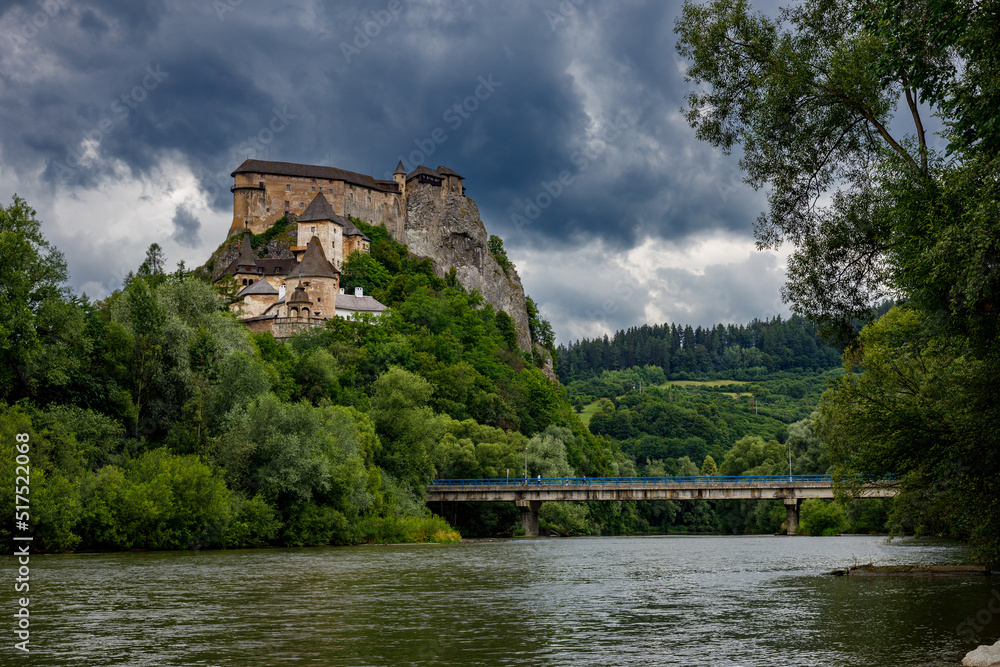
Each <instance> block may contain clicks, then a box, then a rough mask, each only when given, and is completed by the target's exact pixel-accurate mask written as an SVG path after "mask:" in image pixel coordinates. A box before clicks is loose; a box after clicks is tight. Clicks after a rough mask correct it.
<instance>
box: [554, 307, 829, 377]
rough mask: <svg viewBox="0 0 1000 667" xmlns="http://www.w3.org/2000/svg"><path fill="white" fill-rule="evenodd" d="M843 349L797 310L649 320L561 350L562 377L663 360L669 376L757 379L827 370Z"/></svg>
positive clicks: (653, 363) (560, 374)
mask: <svg viewBox="0 0 1000 667" xmlns="http://www.w3.org/2000/svg"><path fill="white" fill-rule="evenodd" d="M841 353H842V350H840V349H837V348H834V347H832V346H830V345H829V344H827V343H825V342H824V341H823V340H822V339H821V338H820V336H819V335H818V332H817V329H816V327H815V326H814V325H812V324H810V323H809V322H808V321H807V320H805V319H803V318H801V317H795V316H793V317H792V318H791V319H788V320H782V319H781V318H780V317H777V318H774V319H771V320H767V321H761V320H754V321H753V322H751V323H750V324H748V325H745V326H744V325H739V326H737V325H734V324H728V325H723V324H717V325H715V326H712V327H700V326H699V327H695V328H692V327H691V326H690V325H688V326H680V325H677V324H657V325H648V324H644V325H643V326H641V327H634V328H631V329H628V330H624V331H619V332H617V333H616V334H615V335H614V336H613V337H611V338H609V337H608V336H604V338H595V339H594V340H587V339H584V340H581V341H577V342H575V343H572V344H570V345H568V346H565V345H560V346H559V348H558V350H557V359H558V362H559V378H560V379H561V380H562V381H563V382H569V381H572V380H577V379H582V378H586V377H589V376H592V375H595V374H600V373H601V372H602V371H616V370H622V369H625V368H631V367H633V366H658V367H659V368H662V369H663V372H664V373H665V374H666V376H667V377H668V378H670V379H675V380H689V379H697V378H703V377H704V378H714V377H727V378H733V379H745V380H749V379H754V378H758V377H764V376H765V375H767V374H769V373H773V372H775V371H783V370H796V371H803V370H805V371H824V370H828V369H830V368H835V367H837V366H839V365H840V357H841Z"/></svg>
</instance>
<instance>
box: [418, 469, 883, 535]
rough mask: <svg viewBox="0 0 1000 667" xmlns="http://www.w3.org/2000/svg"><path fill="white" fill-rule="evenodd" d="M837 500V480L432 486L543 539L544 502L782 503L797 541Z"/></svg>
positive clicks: (528, 481)
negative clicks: (510, 512) (810, 510)
mask: <svg viewBox="0 0 1000 667" xmlns="http://www.w3.org/2000/svg"><path fill="white" fill-rule="evenodd" d="M847 493H848V495H849V496H851V497H855V498H889V497H892V496H895V495H896V488H895V486H893V485H891V484H890V483H878V484H866V485H862V486H861V487H860V488H859V489H856V490H853V491H848V492H847ZM833 497H834V495H833V476H832V475H757V476H729V477H725V476H713V477H594V478H587V477H558V478H534V479H532V478H523V477H519V478H516V479H435V480H431V483H430V484H429V485H428V486H427V502H428V503H432V502H449V503H455V502H459V503H461V502H465V503H483V502H486V503H490V502H513V503H515V504H516V505H517V506H518V507H519V508H521V524H522V525H523V527H524V534H525V535H529V536H537V535H538V510H539V509H540V508H541V506H542V503H543V502H553V501H566V500H582V501H608V500H636V501H638V500H781V501H782V502H784V504H785V511H786V512H787V517H788V521H787V529H788V534H789V535H794V534H795V533H796V532H797V531H798V527H799V506H800V505H801V504H802V501H803V500H804V499H806V498H833Z"/></svg>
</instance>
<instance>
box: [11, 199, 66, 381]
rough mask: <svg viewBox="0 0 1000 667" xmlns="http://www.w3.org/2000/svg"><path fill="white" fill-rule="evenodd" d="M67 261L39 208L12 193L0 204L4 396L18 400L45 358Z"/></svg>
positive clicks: (60, 301)
mask: <svg viewBox="0 0 1000 667" xmlns="http://www.w3.org/2000/svg"><path fill="white" fill-rule="evenodd" d="M66 277H67V273H66V262H65V261H64V259H63V255H62V253H60V252H59V251H58V250H56V249H55V248H54V247H53V246H51V245H50V244H49V242H48V241H46V240H45V237H44V236H43V235H42V225H41V222H39V220H38V219H37V218H36V217H35V210H34V209H32V208H31V207H30V206H28V204H27V203H26V202H25V201H24V200H23V199H21V198H20V197H18V196H17V195H14V199H13V201H12V202H11V204H10V205H9V206H7V207H0V399H5V398H8V397H11V398H20V397H23V396H25V395H26V394H27V393H28V385H29V382H30V380H31V378H32V376H33V375H34V374H35V372H36V370H37V369H38V367H39V364H41V363H44V362H45V358H44V355H43V354H42V350H43V348H44V347H45V344H46V342H47V341H46V339H47V338H49V339H51V338H52V337H57V336H58V333H59V332H58V331H46V329H47V328H48V327H46V326H44V325H45V324H47V323H49V322H51V320H52V319H54V318H55V317H56V316H57V315H58V311H60V310H62V309H63V308H64V307H65V304H66V300H67V298H68V293H67V289H66V287H65V282H66Z"/></svg>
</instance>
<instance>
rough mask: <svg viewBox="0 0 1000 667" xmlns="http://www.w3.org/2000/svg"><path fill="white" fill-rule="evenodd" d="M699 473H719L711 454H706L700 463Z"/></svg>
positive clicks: (709, 474) (710, 474)
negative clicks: (703, 460)
mask: <svg viewBox="0 0 1000 667" xmlns="http://www.w3.org/2000/svg"><path fill="white" fill-rule="evenodd" d="M701 474H702V475H708V476H710V477H711V476H712V475H718V474H719V467H718V466H717V465H715V459H713V458H712V457H711V456H706V457H705V462H704V463H702V464H701Z"/></svg>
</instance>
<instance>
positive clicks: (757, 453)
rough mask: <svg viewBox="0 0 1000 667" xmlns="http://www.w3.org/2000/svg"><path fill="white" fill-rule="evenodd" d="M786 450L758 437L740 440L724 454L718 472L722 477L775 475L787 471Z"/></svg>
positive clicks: (747, 437) (772, 441) (776, 443)
mask: <svg viewBox="0 0 1000 667" xmlns="http://www.w3.org/2000/svg"><path fill="white" fill-rule="evenodd" d="M786 452H787V450H786V449H785V447H784V446H783V445H781V444H780V443H779V442H777V441H775V440H769V441H767V442H765V441H764V439H763V438H761V437H758V436H750V435H748V436H746V437H744V438H740V439H739V440H737V441H736V443H735V444H734V445H733V446H732V449H730V450H729V451H728V452H726V458H725V459H723V461H722V465H721V466H720V467H719V472H720V473H721V474H723V475H776V474H780V473H783V472H787V471H788V462H787V460H786Z"/></svg>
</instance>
